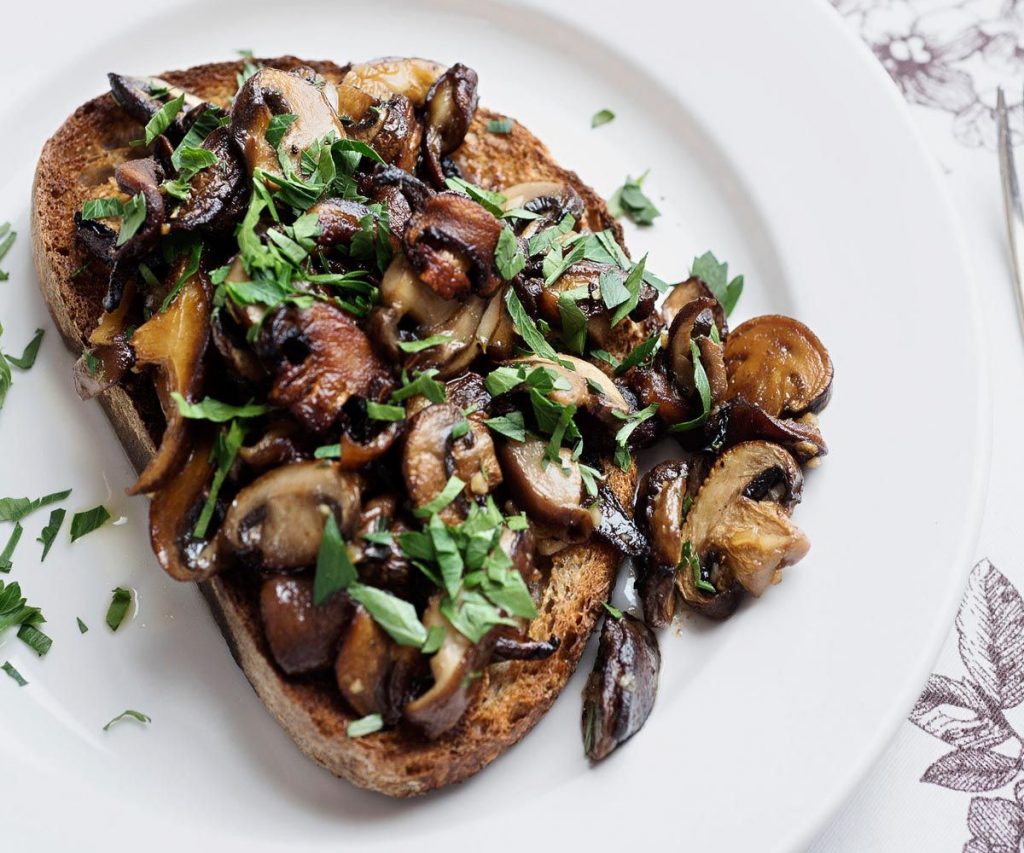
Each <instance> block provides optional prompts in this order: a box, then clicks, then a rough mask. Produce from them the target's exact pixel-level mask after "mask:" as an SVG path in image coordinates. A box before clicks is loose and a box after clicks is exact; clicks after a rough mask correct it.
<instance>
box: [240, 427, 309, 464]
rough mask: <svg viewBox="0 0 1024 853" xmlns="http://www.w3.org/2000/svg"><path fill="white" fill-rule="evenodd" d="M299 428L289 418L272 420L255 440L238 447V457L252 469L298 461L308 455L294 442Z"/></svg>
mask: <svg viewBox="0 0 1024 853" xmlns="http://www.w3.org/2000/svg"><path fill="white" fill-rule="evenodd" d="M299 429H300V427H299V425H298V424H297V423H295V421H293V420H291V419H290V418H281V419H280V420H277V421H274V422H272V423H271V424H270V425H269V426H268V427H267V429H266V431H265V432H264V433H263V435H261V436H260V437H259V438H258V439H256V441H254V442H253V443H252V444H248V445H244V446H242V447H240V448H239V449H238V458H239V459H241V460H242V461H243V462H244V463H245V464H246V465H247V466H248V467H249V468H252V469H253V470H254V471H265V470H266V469H267V468H273V467H276V466H277V465H284V464H286V463H288V462H298V461H299V460H301V459H303V458H304V457H307V456H308V455H309V454H308V453H306V452H304V451H303V450H302V449H301V448H300V447H299V445H298V444H297V443H296V439H297V438H298V433H299Z"/></svg>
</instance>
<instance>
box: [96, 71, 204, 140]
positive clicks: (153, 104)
mask: <svg viewBox="0 0 1024 853" xmlns="http://www.w3.org/2000/svg"><path fill="white" fill-rule="evenodd" d="M107 79H108V80H109V81H110V94H111V95H113V96H114V100H115V101H117V103H118V104H119V105H120V106H121V109H123V110H124V111H125V112H126V113H128V115H130V116H131V117H132V118H133V119H135V120H136V121H137V122H140V123H141V124H147V123H148V122H149V120H150V119H151V118H153V116H154V115H156V113H157V112H159V110H160V109H161V107H163V106H164V104H165V103H167V102H168V101H172V100H174V99H175V98H178V97H181V96H184V98H185V100H184V104H183V107H182V109H181V110H179V112H178V114H177V115H176V116H175V117H174V120H173V121H172V122H171V124H170V126H169V127H168V128H167V130H166V131H165V133H167V134H169V135H170V136H171V137H172V138H173V139H174V140H175V141H178V140H180V139H181V137H182V136H184V135H185V131H186V117H187V116H188V115H189V113H190V112H192V111H193V110H195V109H197V108H200V107H202V108H205V107H208V106H209V105H208V104H207V103H206V101H204V100H203V99H202V98H200V97H198V96H196V95H193V94H192V93H191V92H186V91H185V90H184V89H181V88H179V87H177V86H172V85H171V84H170V83H168V82H167V81H166V80H162V79H160V78H159V77H127V76H125V75H123V74H114V73H110V74H108V75H107ZM154 93H156V94H154Z"/></svg>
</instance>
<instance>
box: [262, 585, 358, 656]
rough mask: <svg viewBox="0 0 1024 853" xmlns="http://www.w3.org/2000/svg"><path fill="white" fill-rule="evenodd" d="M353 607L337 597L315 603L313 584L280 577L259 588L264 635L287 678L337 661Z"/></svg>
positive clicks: (343, 598)
mask: <svg viewBox="0 0 1024 853" xmlns="http://www.w3.org/2000/svg"><path fill="white" fill-rule="evenodd" d="M350 610H351V605H350V604H349V602H348V600H347V599H346V598H345V597H343V596H340V595H336V596H334V597H333V598H331V599H330V600H329V601H326V602H324V603H323V604H321V605H319V606H315V605H314V604H313V581H312V580H310V579H307V578H294V577H288V576H287V575H277V576H275V577H270V578H267V579H266V580H265V581H263V585H262V586H261V587H260V617H261V618H262V620H263V633H264V636H266V638H267V643H268V644H269V645H270V652H271V654H273V656H274V660H276V661H277V665H278V666H279V667H281V669H282V670H284V672H285V673H287V674H288V675H300V674H302V673H305V672H315V671H316V670H318V669H326V668H327V667H329V666H330V665H331V664H332V663H333V662H334V656H335V654H336V652H337V648H338V641H339V640H340V639H341V632H342V630H343V629H344V627H345V623H346V622H347V621H348V618H349V613H350Z"/></svg>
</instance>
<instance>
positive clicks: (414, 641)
mask: <svg viewBox="0 0 1024 853" xmlns="http://www.w3.org/2000/svg"><path fill="white" fill-rule="evenodd" d="M348 594H349V595H350V596H351V597H352V598H353V599H354V600H355V601H357V602H359V604H361V605H363V607H364V608H366V612H367V613H369V614H370V616H372V617H373V621H374V622H376V623H377V624H378V625H380V627H381V628H383V629H384V631H385V632H386V633H387V634H388V636H389V637H391V639H392V640H394V641H395V642H396V643H398V644H399V645H400V646H415V647H416V648H420V647H421V646H422V645H423V644H424V643H425V642H426V641H427V629H426V628H425V627H424V626H423V623H422V622H420V620H419V617H418V616H417V615H416V608H415V607H413V606H412V605H411V604H410V603H409V602H408V601H405V600H403V599H401V598H398V596H396V595H392V594H391V593H390V592H387V591H386V590H383V589H378V588H377V587H374V586H366V585H364V584H361V583H358V582H356V583H353V584H352V585H351V586H350V587H349V588H348Z"/></svg>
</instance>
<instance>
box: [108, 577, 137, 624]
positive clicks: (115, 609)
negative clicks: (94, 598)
mask: <svg viewBox="0 0 1024 853" xmlns="http://www.w3.org/2000/svg"><path fill="white" fill-rule="evenodd" d="M131 604H132V593H131V590H129V589H124V587H120V586H119V587H117V588H116V589H115V590H114V593H113V597H112V598H111V599H110V606H109V607H108V608H107V626H108V627H109V628H110V630H111V631H116V630H117V629H118V628H120V627H121V623H122V622H124V617H125V616H127V615H128V608H129V607H131Z"/></svg>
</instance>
